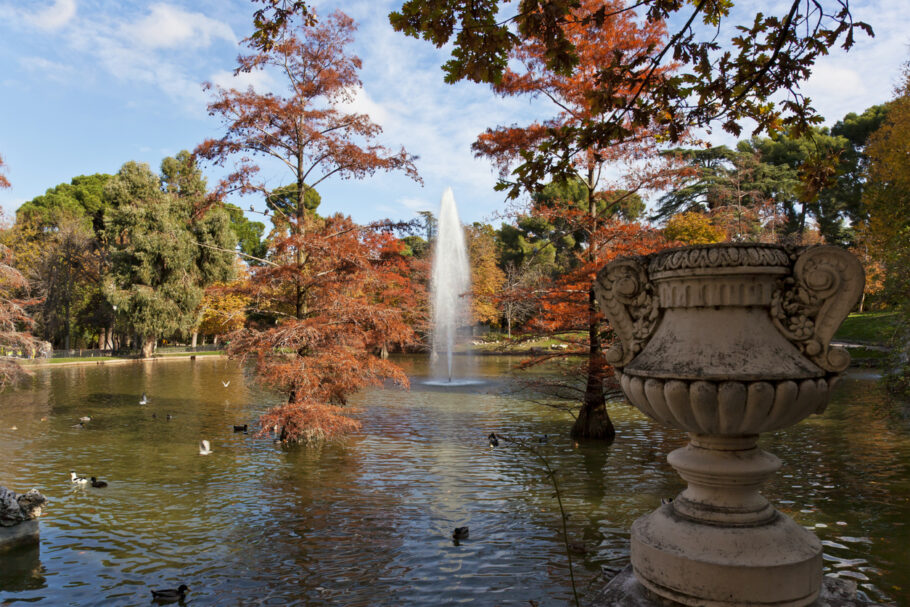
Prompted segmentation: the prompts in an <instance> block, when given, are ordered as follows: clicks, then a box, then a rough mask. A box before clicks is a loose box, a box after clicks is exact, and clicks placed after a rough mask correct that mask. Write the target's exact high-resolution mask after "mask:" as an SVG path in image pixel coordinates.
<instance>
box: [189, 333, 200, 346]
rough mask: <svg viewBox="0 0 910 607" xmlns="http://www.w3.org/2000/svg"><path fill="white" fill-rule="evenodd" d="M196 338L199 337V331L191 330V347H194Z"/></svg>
mask: <svg viewBox="0 0 910 607" xmlns="http://www.w3.org/2000/svg"><path fill="white" fill-rule="evenodd" d="M198 339H199V331H193V343H192V344H191V346H192V347H194V348H195V347H196V340H198Z"/></svg>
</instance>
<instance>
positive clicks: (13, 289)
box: [0, 161, 38, 390]
mask: <svg viewBox="0 0 910 607" xmlns="http://www.w3.org/2000/svg"><path fill="white" fill-rule="evenodd" d="M0 165H2V161H0ZM2 177H3V176H2V175H0V179H2ZM8 187H10V186H9V183H8V182H6V181H5V180H2V181H0V188H8ZM11 257H12V255H11V251H10V249H9V247H7V246H6V245H3V244H0V350H2V353H3V356H0V390H2V389H3V388H5V387H6V386H8V385H9V384H10V383H12V382H14V381H16V380H18V379H20V378H22V377H24V376H25V375H27V374H26V372H25V371H24V370H23V369H22V367H21V366H19V363H17V362H16V360H15V359H14V358H12V357H11V356H9V354H14V353H16V352H25V353H33V352H35V351H36V349H37V345H38V344H37V342H36V341H35V339H34V338H33V337H32V336H31V335H30V334H29V333H28V332H27V331H25V330H24V329H28V328H29V327H31V325H32V319H31V317H30V316H29V314H28V313H27V311H26V308H27V306H28V305H29V304H30V303H34V302H33V301H30V300H28V299H27V298H23V297H22V295H24V294H26V291H27V288H28V282H27V281H26V280H25V278H24V277H23V276H22V274H21V273H20V272H19V271H18V270H17V269H16V268H14V267H13V265H12V259H11Z"/></svg>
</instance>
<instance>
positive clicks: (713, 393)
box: [598, 244, 862, 435]
mask: <svg viewBox="0 0 910 607" xmlns="http://www.w3.org/2000/svg"><path fill="white" fill-rule="evenodd" d="M857 270H858V271H857ZM598 287H599V288H598V297H599V300H600V303H601V307H602V308H603V309H604V311H605V312H606V314H607V316H608V317H609V318H610V320H611V322H612V324H613V326H614V329H615V331H616V334H617V336H618V337H619V341H618V343H617V344H616V345H614V347H613V348H612V349H611V350H610V351H608V352H607V358H608V360H609V361H610V362H611V363H612V364H614V365H615V366H616V368H617V376H618V379H619V381H620V384H621V386H622V389H623V392H624V393H625V395H626V397H627V398H628V399H629V401H630V402H631V403H632V404H634V405H635V406H636V407H638V408H639V409H640V410H641V411H642V412H643V413H645V414H646V415H648V416H650V417H651V418H653V419H655V420H657V421H658V422H660V423H661V424H664V425H667V426H671V427H674V428H678V429H680V430H685V431H686V432H691V433H694V434H711V435H744V434H758V433H760V432H766V431H770V430H778V429H781V428H785V427H787V426H791V425H793V424H795V423H796V422H798V421H800V420H801V419H803V418H805V417H806V416H808V415H810V414H812V413H816V412H821V411H823V410H824V408H825V406H826V405H827V403H828V395H829V391H830V388H831V384H832V382H833V380H835V379H836V377H837V375H838V374H839V372H840V371H842V370H843V369H844V368H846V366H847V364H848V363H849V360H850V359H849V356H848V355H847V354H846V352H844V351H843V350H841V349H839V348H830V347H829V345H828V343H829V341H830V339H831V336H832V335H833V333H834V331H835V330H836V329H837V326H838V325H839V324H840V322H841V321H842V320H843V318H844V317H845V316H846V315H847V313H848V312H849V311H850V308H851V307H852V305H853V303H854V302H855V299H856V298H855V296H854V293H857V292H861V290H862V271H861V269H859V267H858V262H856V260H855V259H854V258H853V257H852V256H851V255H850V254H849V253H847V252H845V251H843V250H841V249H838V248H835V247H813V248H809V249H805V250H804V251H801V252H792V251H787V250H786V249H784V248H783V247H780V246H776V245H763V244H721V245H708V246H698V247H687V248H684V249H670V250H667V251H662V252H660V253H656V254H654V255H651V256H649V257H646V258H627V259H621V260H618V261H616V262H614V263H611V264H609V265H608V266H606V267H605V268H604V269H603V270H602V271H601V272H600V274H599V275H598Z"/></svg>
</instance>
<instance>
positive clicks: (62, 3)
mask: <svg viewBox="0 0 910 607" xmlns="http://www.w3.org/2000/svg"><path fill="white" fill-rule="evenodd" d="M75 16H76V0H56V2H54V4H52V5H51V6H48V7H46V8H44V9H41V10H39V11H36V12H34V13H27V14H26V15H25V16H24V18H25V20H26V21H27V22H28V23H30V24H32V25H34V26H35V27H37V28H38V29H43V30H49V31H52V30H58V29H60V28H62V27H63V26H64V25H66V24H67V23H69V22H70V21H71V20H72V18H73V17H75Z"/></svg>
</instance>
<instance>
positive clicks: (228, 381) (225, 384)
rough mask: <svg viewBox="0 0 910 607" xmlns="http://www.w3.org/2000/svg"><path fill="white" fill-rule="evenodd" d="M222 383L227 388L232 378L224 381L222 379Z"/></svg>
mask: <svg viewBox="0 0 910 607" xmlns="http://www.w3.org/2000/svg"><path fill="white" fill-rule="evenodd" d="M221 385H222V386H224V387H225V388H227V387H228V386H230V385H231V380H227V381H224V380H223V379H222V380H221Z"/></svg>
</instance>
